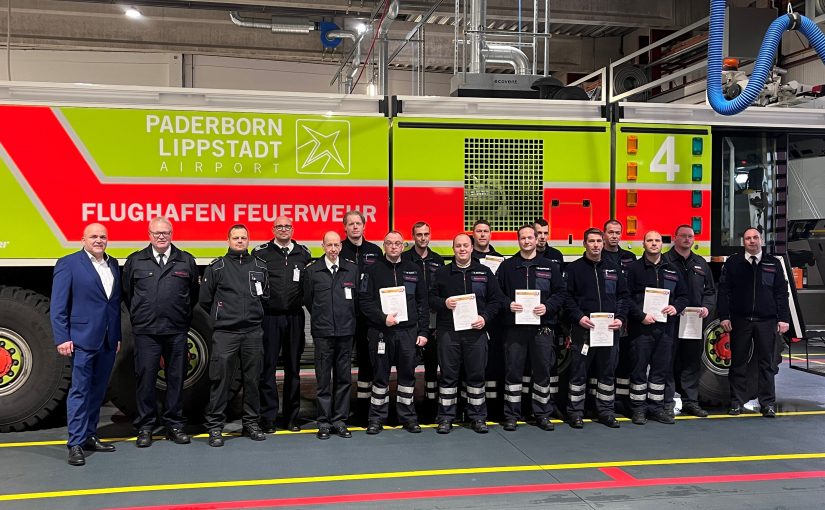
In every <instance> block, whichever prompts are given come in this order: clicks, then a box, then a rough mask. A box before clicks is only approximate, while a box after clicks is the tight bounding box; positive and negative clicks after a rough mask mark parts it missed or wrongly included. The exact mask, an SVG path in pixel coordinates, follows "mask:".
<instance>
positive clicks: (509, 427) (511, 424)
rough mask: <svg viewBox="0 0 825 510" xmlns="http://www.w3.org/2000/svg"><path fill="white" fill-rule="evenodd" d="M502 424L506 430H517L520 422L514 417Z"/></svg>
mask: <svg viewBox="0 0 825 510" xmlns="http://www.w3.org/2000/svg"><path fill="white" fill-rule="evenodd" d="M501 425H502V426H503V427H504V430H506V431H507V432H513V431H514V430H516V429H517V428H518V423H516V420H512V419H511V420H504V422H503V423H502V424H501Z"/></svg>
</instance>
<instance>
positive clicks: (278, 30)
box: [229, 11, 318, 34]
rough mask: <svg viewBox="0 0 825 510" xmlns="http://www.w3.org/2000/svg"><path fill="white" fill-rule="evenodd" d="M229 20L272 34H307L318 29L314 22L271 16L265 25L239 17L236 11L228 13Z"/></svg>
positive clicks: (262, 22) (256, 20)
mask: <svg viewBox="0 0 825 510" xmlns="http://www.w3.org/2000/svg"><path fill="white" fill-rule="evenodd" d="M229 19H231V20H232V23H234V24H236V25H238V26H239V27H246V28H262V29H264V30H271V31H272V33H274V34H308V33H310V32H312V31H313V30H317V28H318V25H317V24H316V23H315V22H312V21H308V20H296V21H294V22H292V21H286V20H285V19H284V18H276V17H274V16H273V18H272V21H271V22H269V23H267V22H266V21H262V20H261V19H260V18H247V17H244V16H241V15H240V14H239V13H238V12H237V11H233V12H230V13H229Z"/></svg>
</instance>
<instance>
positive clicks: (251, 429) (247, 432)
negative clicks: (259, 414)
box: [243, 423, 266, 441]
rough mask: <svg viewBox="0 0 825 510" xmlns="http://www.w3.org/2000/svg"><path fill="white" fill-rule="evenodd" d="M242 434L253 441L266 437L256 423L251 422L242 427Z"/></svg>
mask: <svg viewBox="0 0 825 510" xmlns="http://www.w3.org/2000/svg"><path fill="white" fill-rule="evenodd" d="M243 435H244V436H246V437H248V438H249V439H251V440H253V441H263V440H264V439H266V434H264V431H263V430H261V427H259V426H258V424H257V423H252V424H250V425H247V426H246V427H244V428H243Z"/></svg>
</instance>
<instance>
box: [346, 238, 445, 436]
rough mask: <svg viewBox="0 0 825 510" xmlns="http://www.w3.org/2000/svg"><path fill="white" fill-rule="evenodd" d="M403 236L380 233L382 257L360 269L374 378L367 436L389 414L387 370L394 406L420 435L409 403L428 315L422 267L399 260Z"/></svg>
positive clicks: (378, 428) (407, 425) (406, 424)
mask: <svg viewBox="0 0 825 510" xmlns="http://www.w3.org/2000/svg"><path fill="white" fill-rule="evenodd" d="M402 251H404V237H403V236H402V235H401V234H400V233H399V232H396V231H391V232H389V233H387V235H386V236H384V256H383V257H381V258H380V259H378V261H376V262H375V263H374V264H373V265H371V266H369V267H368V268H367V269H366V270H365V271H364V276H363V278H362V279H361V286H360V290H359V293H358V299H359V301H360V303H361V310H362V311H363V312H364V315H365V316H366V317H367V320H368V321H369V331H368V332H367V339H368V340H369V353H370V357H371V358H372V367H373V372H374V374H373V380H372V397H371V398H370V411H369V421H368V425H367V434H370V435H374V434H378V433H379V432H381V430H382V428H383V424H384V422H386V420H387V415H388V413H389V401H390V395H389V389H390V388H389V385H390V369H391V368H392V366H393V365H395V367H396V371H397V373H398V388H397V391H398V395H397V399H396V404H397V405H396V410H397V412H398V421H400V422H401V425H402V426H403V427H404V429H405V430H406V431H408V432H412V433H419V432H421V427H420V426H419V425H418V416H417V415H416V412H415V404H414V403H413V393H414V392H415V366H416V364H417V362H418V360H417V359H416V346H418V347H423V346H424V345H426V344H427V333H428V326H429V322H430V313H429V307H428V303H427V292H428V290H427V286H426V285H425V283H424V274H423V272H422V270H421V269H420V268H419V267H418V266H417V265H416V264H415V262H411V261H409V260H402V258H401V252H402Z"/></svg>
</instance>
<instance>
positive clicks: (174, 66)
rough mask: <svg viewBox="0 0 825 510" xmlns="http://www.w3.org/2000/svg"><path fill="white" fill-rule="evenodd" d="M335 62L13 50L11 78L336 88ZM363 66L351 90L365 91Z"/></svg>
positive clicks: (403, 76) (430, 83)
mask: <svg viewBox="0 0 825 510" xmlns="http://www.w3.org/2000/svg"><path fill="white" fill-rule="evenodd" d="M7 61H8V60H7V54H6V52H0V79H8V71H7V70H8V67H7ZM336 69H337V66H336V65H333V64H307V63H297V62H284V61H273V60H264V59H254V58H236V57H217V56H209V55H186V56H184V55H182V54H179V53H143V52H126V51H124V52H121V51H118V52H101V51H61V50H13V51H12V52H11V79H12V80H14V81H43V82H65V83H100V84H107V85H145V86H162V87H181V86H186V87H195V88H223V89H242V90H272V91H284V92H321V93H337V92H338V87H337V84H336V85H332V86H330V84H329V82H330V81H331V79H332V76H333V75H334V73H335V71H336ZM450 76H451V75H449V74H439V73H427V75H426V78H425V80H426V83H425V90H426V92H427V94H429V95H438V96H446V95H449V92H450V90H449V87H450V85H449V83H450ZM412 78H413V76H412V73H411V72H407V71H391V72H390V89H391V92H392V93H393V94H398V95H409V94H411V93H412ZM368 81H369V80H368V70H367V71H365V72H364V75H363V76H362V77H361V80H360V82H359V85H358V86H357V87H356V90H355V93H359V94H364V93H366V85H367V83H368Z"/></svg>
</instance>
